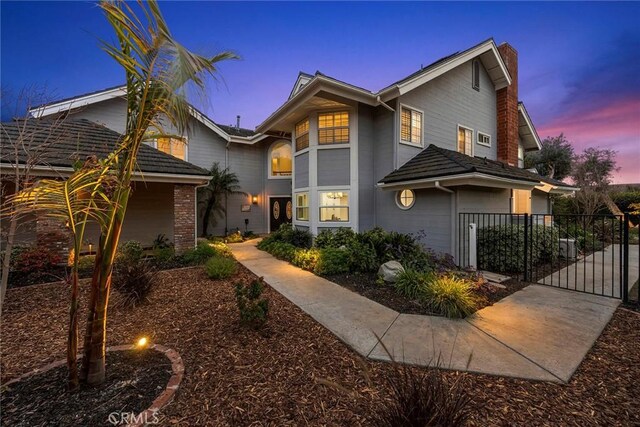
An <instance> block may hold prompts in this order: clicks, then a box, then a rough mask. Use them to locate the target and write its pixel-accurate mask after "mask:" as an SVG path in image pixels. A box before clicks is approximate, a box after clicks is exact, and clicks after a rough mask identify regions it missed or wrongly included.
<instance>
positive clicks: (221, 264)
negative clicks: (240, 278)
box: [204, 256, 238, 280]
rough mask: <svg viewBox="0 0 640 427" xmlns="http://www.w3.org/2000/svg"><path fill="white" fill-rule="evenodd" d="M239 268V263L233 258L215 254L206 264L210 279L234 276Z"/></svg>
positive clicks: (205, 267) (205, 268)
mask: <svg viewBox="0 0 640 427" xmlns="http://www.w3.org/2000/svg"><path fill="white" fill-rule="evenodd" d="M237 269H238V265H237V264H236V261H235V260H234V259H233V258H225V257H222V256H214V257H211V258H209V260H208V261H207V263H206V264H205V266H204V270H205V272H206V273H207V276H208V277H209V279H216V280H217V279H227V278H229V277H231V276H233V275H234V274H235V273H236V271H237Z"/></svg>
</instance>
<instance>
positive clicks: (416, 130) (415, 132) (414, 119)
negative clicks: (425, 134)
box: [400, 107, 422, 144]
mask: <svg viewBox="0 0 640 427" xmlns="http://www.w3.org/2000/svg"><path fill="white" fill-rule="evenodd" d="M400 140H401V141H404V142H412V143H414V144H422V113H421V112H419V111H414V110H410V109H409V108H406V107H402V112H401V117H400Z"/></svg>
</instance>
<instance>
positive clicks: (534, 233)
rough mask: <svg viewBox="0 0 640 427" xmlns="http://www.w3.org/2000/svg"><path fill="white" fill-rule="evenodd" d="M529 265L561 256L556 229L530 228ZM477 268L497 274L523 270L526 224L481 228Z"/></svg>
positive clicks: (536, 226) (540, 226)
mask: <svg viewBox="0 0 640 427" xmlns="http://www.w3.org/2000/svg"><path fill="white" fill-rule="evenodd" d="M529 230H530V234H529V245H528V251H529V260H530V263H531V264H530V265H532V266H536V265H538V264H541V263H544V262H549V261H553V260H555V259H556V258H557V257H558V239H559V238H560V234H559V231H558V228H557V227H549V226H544V225H531V226H529ZM478 267H479V268H480V269H481V270H488V271H493V272H496V273H521V272H522V271H524V225H515V224H514V225H496V226H491V227H484V228H480V229H478Z"/></svg>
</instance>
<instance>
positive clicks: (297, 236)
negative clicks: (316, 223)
mask: <svg viewBox="0 0 640 427" xmlns="http://www.w3.org/2000/svg"><path fill="white" fill-rule="evenodd" d="M271 242H284V243H289V244H292V245H294V246H296V247H298V248H304V249H309V248H310V247H311V243H312V242H313V236H312V235H311V233H310V232H309V231H308V230H302V229H298V228H295V227H293V226H292V225H291V224H282V225H281V226H280V228H279V229H278V230H276V231H274V232H273V233H271V234H270V235H269V236H267V237H265V238H264V239H262V242H261V243H264V244H265V245H267V244H269V243H271ZM258 248H260V246H258Z"/></svg>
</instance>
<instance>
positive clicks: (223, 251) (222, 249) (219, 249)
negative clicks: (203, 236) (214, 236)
mask: <svg viewBox="0 0 640 427" xmlns="http://www.w3.org/2000/svg"><path fill="white" fill-rule="evenodd" d="M209 246H211V247H212V248H213V249H214V250H215V251H216V255H219V256H223V257H227V258H233V252H231V248H229V246H227V245H226V244H225V243H224V242H212V243H209Z"/></svg>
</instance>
